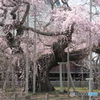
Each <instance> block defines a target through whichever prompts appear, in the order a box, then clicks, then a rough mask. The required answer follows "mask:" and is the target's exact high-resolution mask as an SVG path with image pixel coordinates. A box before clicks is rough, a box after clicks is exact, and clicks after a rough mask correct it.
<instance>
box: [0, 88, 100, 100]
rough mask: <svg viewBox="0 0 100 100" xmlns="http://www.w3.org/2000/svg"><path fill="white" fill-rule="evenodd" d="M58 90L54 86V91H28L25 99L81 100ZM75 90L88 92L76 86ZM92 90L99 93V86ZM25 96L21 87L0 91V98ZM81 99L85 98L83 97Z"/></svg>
mask: <svg viewBox="0 0 100 100" xmlns="http://www.w3.org/2000/svg"><path fill="white" fill-rule="evenodd" d="M64 90H66V91H67V88H64ZM59 91H60V88H59V87H55V91H54V92H48V93H36V94H33V93H29V97H30V99H27V100H45V99H46V98H47V97H48V98H49V100H82V99H81V97H78V96H74V97H70V96H68V94H67V93H66V92H64V93H60V92H59ZM70 91H73V89H72V88H71V89H70ZM76 91H78V92H88V88H87V87H84V88H80V87H77V88H76ZM93 92H98V93H99V94H100V88H99V89H98V90H93ZM16 98H17V99H16ZM25 98H26V97H25V92H22V89H21V88H17V89H15V91H12V89H7V90H6V92H4V91H1V92H0V100H26V99H25ZM95 98H98V99H100V96H97V97H95ZM98 99H97V100H98ZM83 100H86V99H85V97H84V99H83ZM87 100H88V99H87Z"/></svg>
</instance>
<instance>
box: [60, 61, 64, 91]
mask: <svg viewBox="0 0 100 100" xmlns="http://www.w3.org/2000/svg"><path fill="white" fill-rule="evenodd" d="M59 72H60V92H63V83H62V64H61V63H60V65H59Z"/></svg>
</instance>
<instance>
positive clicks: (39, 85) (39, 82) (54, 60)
mask: <svg viewBox="0 0 100 100" xmlns="http://www.w3.org/2000/svg"><path fill="white" fill-rule="evenodd" d="M66 39H67V38H62V39H60V40H58V41H57V42H55V43H53V45H52V49H53V53H51V54H45V55H42V56H41V57H40V58H39V59H38V60H37V62H36V69H37V70H36V91H37V92H43V91H45V92H47V91H54V87H53V86H52V85H51V83H50V81H49V72H50V70H51V69H52V68H53V67H55V66H57V65H58V62H66V61H67V53H66V52H65V51H64V49H65V48H66V47H67V46H68V43H69V42H70V41H67V40H66ZM62 41H63V42H62ZM66 41H67V42H66ZM87 52H88V49H84V50H79V51H77V52H73V53H70V61H76V60H80V59H83V58H84V57H86V56H87V55H88V53H87ZM30 80H32V79H30ZM30 83H31V82H30ZM29 86H30V88H29V90H31V91H32V89H33V88H32V84H31V85H29Z"/></svg>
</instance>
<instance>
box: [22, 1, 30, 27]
mask: <svg viewBox="0 0 100 100" xmlns="http://www.w3.org/2000/svg"><path fill="white" fill-rule="evenodd" d="M23 3H24V4H26V5H27V7H26V11H25V13H24V15H23V18H22V21H21V22H20V24H21V25H23V23H24V22H25V20H26V17H27V15H28V14H29V10H30V4H29V3H28V2H23Z"/></svg>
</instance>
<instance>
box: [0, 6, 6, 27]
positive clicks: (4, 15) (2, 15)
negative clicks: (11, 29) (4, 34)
mask: <svg viewBox="0 0 100 100" xmlns="http://www.w3.org/2000/svg"><path fill="white" fill-rule="evenodd" d="M0 9H1V10H3V11H4V12H3V13H1V14H0V17H3V18H2V20H1V22H0V26H3V25H4V21H5V19H6V14H7V10H6V9H4V8H1V7H0Z"/></svg>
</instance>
